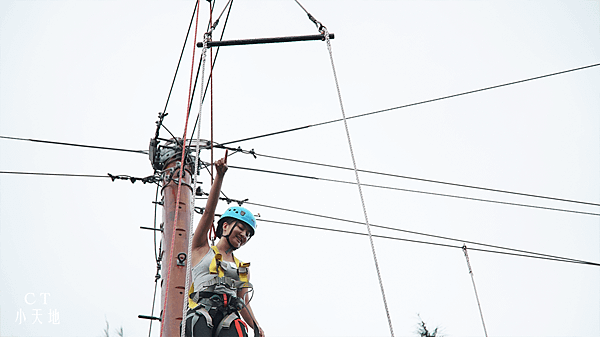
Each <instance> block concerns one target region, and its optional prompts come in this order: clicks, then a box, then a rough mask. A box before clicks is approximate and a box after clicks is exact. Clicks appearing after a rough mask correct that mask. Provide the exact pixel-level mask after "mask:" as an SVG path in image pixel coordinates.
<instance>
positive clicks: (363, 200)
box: [296, 1, 394, 337]
mask: <svg viewBox="0 0 600 337" xmlns="http://www.w3.org/2000/svg"><path fill="white" fill-rule="evenodd" d="M296 2H297V1H296ZM321 33H322V34H324V36H325V41H326V42H327V50H328V51H329V59H330V60H331V69H332V70H333V77H334V79H335V87H336V89H337V94H338V99H339V101H340V109H341V110H342V117H343V119H344V127H345V129H346V136H347V138H348V147H349V148H350V155H351V156H352V165H353V167H354V175H355V177H356V184H357V186H358V193H359V194H360V202H361V203H362V209H363V213H364V216H365V224H366V225H367V231H368V232H369V241H370V243H371V251H372V252H373V260H374V261H375V269H376V270H377V278H378V279H379V287H380V288H381V296H382V297H383V305H384V306H385V313H386V315H387V320H388V324H389V326H390V334H391V335H392V337H394V329H393V327H392V319H391V317H390V311H389V309H388V305H387V300H386V298H385V290H384V288H383V280H382V279H381V272H380V271H379V263H378V262H377V254H376V253H375V244H374V243H373V235H372V233H371V226H370V225H369V218H368V216H367V207H366V206H365V199H364V196H363V193H362V188H361V184H360V179H359V178H358V170H357V168H356V159H355V158H354V151H353V150H352V141H351V140H350V131H349V129H348V123H347V122H346V112H345V111H344V104H343V103H342V93H341V92H340V86H339V83H338V78H337V74H336V71H335V64H334V63H333V52H332V50H331V41H330V40H329V32H328V31H327V28H325V27H324V26H321Z"/></svg>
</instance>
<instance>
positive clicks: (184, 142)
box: [160, 0, 200, 337]
mask: <svg viewBox="0 0 600 337" xmlns="http://www.w3.org/2000/svg"><path fill="white" fill-rule="evenodd" d="M199 2H200V0H197V1H196V6H198V11H196V29H195V32H194V44H193V45H192V46H193V48H192V49H193V52H192V70H191V74H190V89H189V91H188V104H187V112H186V116H185V128H184V129H183V149H182V152H181V167H180V169H179V182H178V184H177V199H176V202H175V207H176V211H175V219H174V220H173V235H172V237H171V247H170V249H169V264H168V271H167V288H166V290H165V300H164V302H163V313H162V317H161V318H163V321H162V324H161V327H160V336H161V337H162V335H163V331H164V327H165V325H166V322H165V321H164V317H165V313H166V310H167V299H168V298H169V285H170V281H171V267H172V263H173V248H174V246H175V227H176V226H177V220H178V216H179V200H180V197H181V181H182V177H183V175H182V172H184V170H185V157H184V155H185V145H186V143H187V141H186V137H187V129H188V121H189V119H190V104H191V100H192V83H193V78H194V60H195V57H196V48H195V47H196V39H197V37H198V16H199V15H198V13H199V12H200V3H199ZM198 132H200V130H198Z"/></svg>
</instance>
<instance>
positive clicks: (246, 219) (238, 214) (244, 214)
mask: <svg viewBox="0 0 600 337" xmlns="http://www.w3.org/2000/svg"><path fill="white" fill-rule="evenodd" d="M227 218H233V219H236V220H240V221H241V222H243V223H245V224H247V225H248V226H250V228H252V235H254V232H255V231H256V218H254V215H252V213H251V212H250V211H249V210H248V209H246V208H244V207H240V206H233V207H229V208H228V209H227V211H225V213H223V214H222V215H221V219H219V221H218V222H217V223H218V224H219V226H218V227H217V233H216V235H217V237H221V235H222V234H223V222H225V221H226V220H227Z"/></svg>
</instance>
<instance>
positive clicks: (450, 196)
mask: <svg viewBox="0 0 600 337" xmlns="http://www.w3.org/2000/svg"><path fill="white" fill-rule="evenodd" d="M228 166H229V167H230V168H234V169H239V170H247V171H255V172H263V173H270V174H278V175H283V176H289V177H296V178H304V179H312V180H321V181H329V182H335V183H342V184H350V185H357V183H356V182H351V181H344V180H338V179H329V178H319V177H314V176H307V175H300V174H293V173H284V172H277V171H270V170H262V169H255V168H249V167H241V166H233V165H228ZM361 185H362V186H367V187H373V188H381V189H387V190H394V191H403V192H411V193H420V194H427V195H435V196H440V197H449V198H457V199H465V200H473V201H482V202H489V203H495V204H502V205H510V206H520V207H529V208H537V209H545V210H550V211H560V212H567V213H576V214H585V215H594V216H600V213H591V212H582V211H575V210H568V209H562V208H553V207H544V206H535V205H528V204H520V203H514V202H505V201H496V200H489V199H480V198H471V197H465V196H459V195H452V194H444V193H435V192H425V191H419V190H411V189H405V188H398V187H390V186H382V185H373V184H364V183H361Z"/></svg>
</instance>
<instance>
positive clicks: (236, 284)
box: [188, 246, 252, 309]
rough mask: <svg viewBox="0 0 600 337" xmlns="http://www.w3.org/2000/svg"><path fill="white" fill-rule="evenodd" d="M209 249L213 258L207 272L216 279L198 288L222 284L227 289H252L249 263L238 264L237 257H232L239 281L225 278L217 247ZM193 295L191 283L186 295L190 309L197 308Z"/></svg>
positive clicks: (197, 299)
mask: <svg viewBox="0 0 600 337" xmlns="http://www.w3.org/2000/svg"><path fill="white" fill-rule="evenodd" d="M210 248H211V249H212V250H213V252H214V253H215V256H214V258H213V259H212V261H211V262H210V266H209V267H208V270H209V272H210V273H211V274H217V277H215V278H213V279H212V280H210V281H208V282H205V283H203V284H201V285H200V286H202V287H203V288H204V287H210V286H215V285H220V284H223V285H226V286H228V287H229V288H233V289H241V288H252V285H251V284H250V283H249V282H248V267H250V262H240V260H238V258H237V257H235V256H233V259H234V261H235V265H236V267H237V271H238V277H239V279H240V280H239V281H237V280H234V279H232V278H230V277H227V276H225V270H224V269H223V267H222V266H221V263H222V262H223V255H221V253H220V252H219V249H218V248H217V246H211V247H210ZM193 295H194V283H192V286H191V287H190V291H189V294H188V305H189V307H190V308H191V309H194V308H195V307H197V306H198V302H199V298H198V296H197V295H196V296H193Z"/></svg>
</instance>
